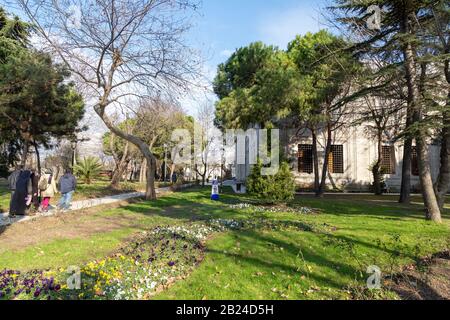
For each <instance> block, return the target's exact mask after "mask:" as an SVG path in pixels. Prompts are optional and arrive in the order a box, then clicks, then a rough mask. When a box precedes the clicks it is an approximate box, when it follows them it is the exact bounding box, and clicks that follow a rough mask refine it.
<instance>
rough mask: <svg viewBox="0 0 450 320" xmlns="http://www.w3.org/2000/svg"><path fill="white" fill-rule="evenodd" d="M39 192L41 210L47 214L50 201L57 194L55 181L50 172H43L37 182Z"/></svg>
mask: <svg viewBox="0 0 450 320" xmlns="http://www.w3.org/2000/svg"><path fill="white" fill-rule="evenodd" d="M39 190H40V191H41V210H42V211H44V212H48V208H49V206H50V200H51V198H53V197H54V196H55V194H56V193H57V192H58V188H57V187H56V181H55V178H54V177H53V173H52V171H51V170H43V171H42V173H41V178H40V180H39Z"/></svg>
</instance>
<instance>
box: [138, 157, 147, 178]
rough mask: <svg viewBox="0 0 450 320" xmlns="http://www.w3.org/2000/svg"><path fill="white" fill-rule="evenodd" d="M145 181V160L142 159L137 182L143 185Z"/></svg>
mask: <svg viewBox="0 0 450 320" xmlns="http://www.w3.org/2000/svg"><path fill="white" fill-rule="evenodd" d="M146 180H147V159H145V158H144V159H143V160H142V164H141V172H140V175H139V182H140V183H143V182H145V181H146Z"/></svg>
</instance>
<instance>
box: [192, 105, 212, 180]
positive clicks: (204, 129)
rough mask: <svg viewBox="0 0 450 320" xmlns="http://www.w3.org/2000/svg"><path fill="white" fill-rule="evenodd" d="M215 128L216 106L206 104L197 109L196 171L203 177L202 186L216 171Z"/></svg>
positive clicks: (195, 131)
mask: <svg viewBox="0 0 450 320" xmlns="http://www.w3.org/2000/svg"><path fill="white" fill-rule="evenodd" d="M215 130H217V129H216V128H215V127H214V106H213V105H212V104H208V103H206V104H204V105H202V106H200V107H199V109H198V110H197V119H196V123H195V129H194V135H195V138H194V139H196V141H194V161H195V166H194V171H195V173H196V174H198V175H199V176H200V177H201V178H202V186H203V187H204V186H205V185H206V179H208V177H209V176H210V175H211V173H212V171H214V169H215V166H214V165H213V164H215V163H216V160H217V159H215V155H214V153H215V147H216V146H215V145H214V141H215Z"/></svg>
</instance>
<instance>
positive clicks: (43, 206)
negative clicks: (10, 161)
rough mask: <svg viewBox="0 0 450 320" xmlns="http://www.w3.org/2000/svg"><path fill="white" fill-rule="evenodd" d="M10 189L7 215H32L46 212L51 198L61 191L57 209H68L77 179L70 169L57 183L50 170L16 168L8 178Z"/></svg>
mask: <svg viewBox="0 0 450 320" xmlns="http://www.w3.org/2000/svg"><path fill="white" fill-rule="evenodd" d="M8 184H9V189H10V190H11V201H10V205H9V208H10V209H9V215H10V216H11V217H14V216H17V215H21V216H23V215H33V213H35V212H47V211H48V210H49V208H50V201H51V199H52V198H53V197H54V196H55V195H56V194H57V193H61V199H60V201H59V203H58V206H57V209H58V210H69V209H70V205H71V201H72V196H73V193H74V192H75V189H76V186H77V180H76V178H75V176H74V175H73V174H72V172H71V170H70V169H68V170H66V171H65V174H64V175H63V176H62V177H61V178H60V179H59V182H58V184H57V183H56V178H55V177H54V175H53V172H52V170H49V169H43V170H42V171H41V172H40V173H37V172H36V171H34V170H29V169H24V168H23V167H20V168H18V169H17V170H15V171H14V172H13V173H11V175H10V176H9V178H8Z"/></svg>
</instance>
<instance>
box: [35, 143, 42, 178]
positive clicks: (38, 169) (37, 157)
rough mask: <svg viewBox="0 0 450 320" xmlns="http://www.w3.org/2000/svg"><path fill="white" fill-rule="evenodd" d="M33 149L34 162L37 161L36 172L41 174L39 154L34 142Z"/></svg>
mask: <svg viewBox="0 0 450 320" xmlns="http://www.w3.org/2000/svg"><path fill="white" fill-rule="evenodd" d="M34 150H35V151H36V162H37V174H38V175H39V176H40V175H41V155H40V154H39V147H38V145H37V143H34Z"/></svg>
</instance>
